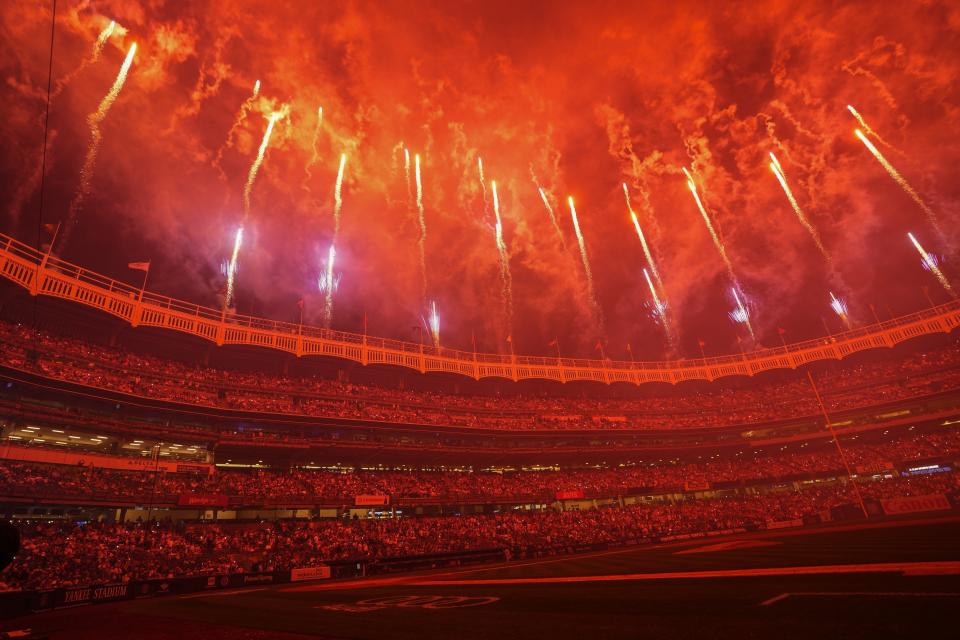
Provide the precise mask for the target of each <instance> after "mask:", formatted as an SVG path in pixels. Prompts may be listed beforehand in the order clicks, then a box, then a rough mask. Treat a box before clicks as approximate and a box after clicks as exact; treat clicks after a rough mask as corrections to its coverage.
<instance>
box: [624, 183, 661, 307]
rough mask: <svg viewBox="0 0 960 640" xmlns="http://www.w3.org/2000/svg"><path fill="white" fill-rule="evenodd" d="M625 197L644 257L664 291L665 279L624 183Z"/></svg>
mask: <svg viewBox="0 0 960 640" xmlns="http://www.w3.org/2000/svg"><path fill="white" fill-rule="evenodd" d="M623 196H624V198H626V200H627V211H629V212H630V218H631V219H633V226H634V228H635V229H636V230H637V237H639V238H640V246H642V247H643V255H644V256H646V258H647V264H648V265H650V271H652V272H653V277H654V278H656V279H657V285H658V286H659V287H660V290H661V291H662V290H663V279H661V278H660V271H659V270H658V269H657V264H656V263H655V262H654V261H653V255H652V254H651V253H650V247H648V246H647V239H646V238H645V237H644V235H643V229H641V228H640V221H639V220H638V219H637V214H636V212H635V211H634V210H633V206H631V204H630V191H629V190H628V189H627V183H626V182H624V183H623Z"/></svg>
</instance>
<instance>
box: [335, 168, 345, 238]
mask: <svg viewBox="0 0 960 640" xmlns="http://www.w3.org/2000/svg"><path fill="white" fill-rule="evenodd" d="M346 166H347V154H345V153H341V154H340V168H339V169H337V185H336V187H335V188H334V190H333V242H334V244H336V242H337V237H338V236H339V235H340V210H341V209H343V195H342V190H343V170H344V169H345V168H346Z"/></svg>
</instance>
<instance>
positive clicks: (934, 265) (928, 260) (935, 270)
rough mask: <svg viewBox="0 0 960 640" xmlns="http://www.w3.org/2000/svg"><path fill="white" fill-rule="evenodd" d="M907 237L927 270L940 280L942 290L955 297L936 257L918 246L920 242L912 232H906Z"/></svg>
mask: <svg viewBox="0 0 960 640" xmlns="http://www.w3.org/2000/svg"><path fill="white" fill-rule="evenodd" d="M907 237H908V238H910V242H912V243H913V246H914V247H916V249H917V252H918V253H919V254H920V258H921V259H922V260H923V264H924V265H925V266H926V268H927V271H929V272H930V273H932V274H933V275H934V276H935V277H936V278H937V281H939V282H940V284H941V286H943V288H944V290H945V291H946V292H947V293H949V294H950V296H951V297H953V298H956V297H957V294H956V293H954V291H953V286H951V285H950V281H949V280H947V277H946V276H945V275H943V271H941V270H940V265H939V264H938V262H937V260H936V258H934V257H933V256H932V255H931V254H929V253H927V251H926V249H924V248H923V247H922V246H920V242H918V241H917V239H916V238H915V237H914V235H913V234H912V233H908V234H907Z"/></svg>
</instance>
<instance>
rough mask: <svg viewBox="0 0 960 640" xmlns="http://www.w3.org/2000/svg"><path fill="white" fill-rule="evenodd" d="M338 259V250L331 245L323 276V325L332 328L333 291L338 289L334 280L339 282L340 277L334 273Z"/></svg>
mask: <svg viewBox="0 0 960 640" xmlns="http://www.w3.org/2000/svg"><path fill="white" fill-rule="evenodd" d="M336 260H337V250H336V249H335V248H334V246H333V245H330V251H329V253H328V254H327V263H326V273H324V275H323V277H324V278H325V282H324V285H325V286H324V288H323V292H324V300H323V326H324V327H326V328H327V329H329V328H330V322H331V320H333V293H334V290H335V289H336V286H335V284H334V281H336V283H337V284H339V282H340V279H339V278H335V277H334V274H333V267H334V263H335V262H336Z"/></svg>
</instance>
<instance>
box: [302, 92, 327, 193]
mask: <svg viewBox="0 0 960 640" xmlns="http://www.w3.org/2000/svg"><path fill="white" fill-rule="evenodd" d="M322 128H323V107H317V126H315V127H314V128H313V140H311V141H310V149H311V154H310V160H309V161H308V162H307V165H306V166H305V167H304V168H303V170H304V172H306V174H307V178H308V179H309V178H312V177H313V172H312V171H311V169H312V168H313V165H315V164H317V160H319V159H320V155H319V153H318V152H317V142H318V141H319V139H320V130H321V129H322Z"/></svg>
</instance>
